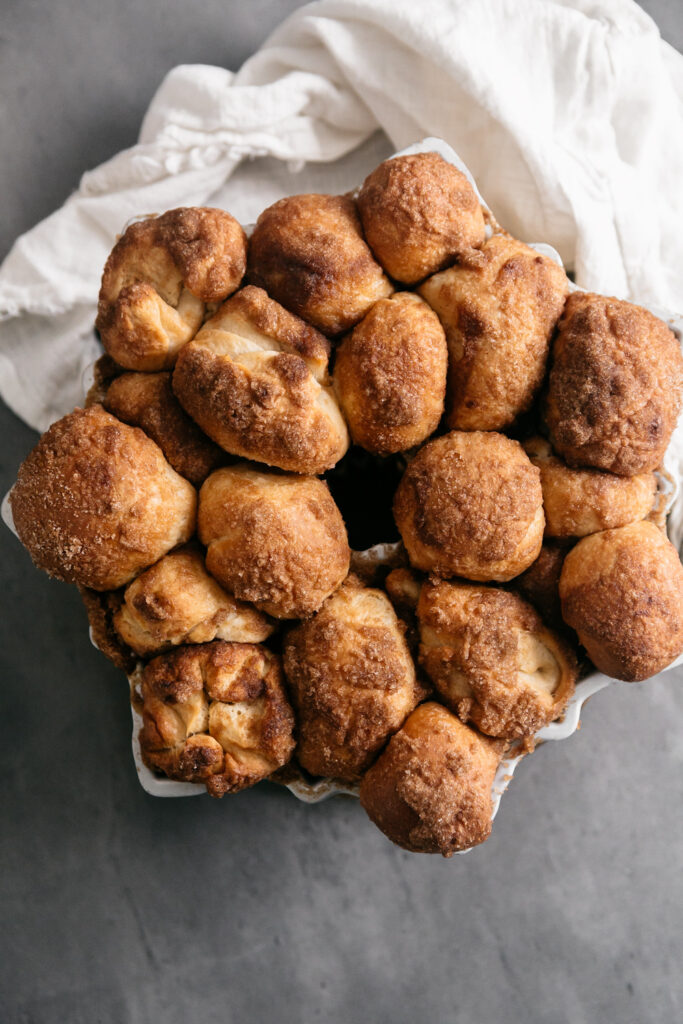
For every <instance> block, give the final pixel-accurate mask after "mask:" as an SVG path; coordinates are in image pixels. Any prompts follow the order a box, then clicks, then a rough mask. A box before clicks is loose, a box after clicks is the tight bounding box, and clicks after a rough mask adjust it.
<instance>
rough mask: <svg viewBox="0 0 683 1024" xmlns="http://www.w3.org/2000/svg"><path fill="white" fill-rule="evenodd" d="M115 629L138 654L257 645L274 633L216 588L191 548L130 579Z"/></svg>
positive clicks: (263, 620) (259, 616) (252, 611)
mask: <svg viewBox="0 0 683 1024" xmlns="http://www.w3.org/2000/svg"><path fill="white" fill-rule="evenodd" d="M114 628H115V629H116V632H117V633H118V635H119V636H120V637H121V639H122V640H123V641H124V643H126V644H128V646H129V647H131V648H132V649H133V650H134V651H135V653H136V654H139V655H141V656H142V657H148V656H149V655H150V654H158V653H159V652H160V651H164V650H167V649H168V648H170V647H176V646H178V645H179V644H203V643H207V642H208V641H210V640H230V641H233V642H236V643H259V642H260V641H261V640H265V639H266V637H268V636H270V634H271V633H272V632H273V627H272V626H271V624H270V623H269V622H268V619H267V618H266V617H265V615H263V614H262V613H261V612H259V611H257V610H256V608H252V607H251V606H250V605H248V604H244V603H243V602H241V601H236V600H235V598H234V597H232V596H231V595H230V594H226V592H225V591H224V590H223V589H222V588H221V587H219V585H218V583H216V581H215V580H214V579H213V578H212V577H211V576H209V574H208V572H207V571H206V569H205V568H204V559H203V558H202V555H201V553H200V552H199V551H198V550H196V549H195V548H193V547H189V548H181V549H180V550H178V551H173V552H171V554H169V555H165V556H164V558H162V559H160V561H158V562H157V563H156V565H153V566H151V567H150V568H149V569H147V570H146V571H145V572H143V573H142V575H140V576H138V577H137V579H135V580H133V582H132V583H129V585H128V586H127V587H126V591H125V594H124V595H123V603H122V605H121V608H120V609H119V610H118V611H117V612H116V614H115V615H114Z"/></svg>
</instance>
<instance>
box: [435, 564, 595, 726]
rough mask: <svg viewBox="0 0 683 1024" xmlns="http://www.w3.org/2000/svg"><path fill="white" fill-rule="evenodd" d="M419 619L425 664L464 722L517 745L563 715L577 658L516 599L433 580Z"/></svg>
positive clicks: (490, 589) (499, 592) (491, 589)
mask: <svg viewBox="0 0 683 1024" xmlns="http://www.w3.org/2000/svg"><path fill="white" fill-rule="evenodd" d="M417 617H418V621H419V625H420V662H421V664H422V666H423V667H424V669H425V671H426V672H427V675H428V676H429V678H430V679H431V680H432V682H433V683H434V685H435V687H436V689H437V690H438V692H439V693H440V695H441V697H442V699H443V701H444V703H445V704H447V705H448V707H449V708H451V710H452V711H454V712H455V713H456V714H457V715H458V717H459V718H460V720H461V721H462V722H468V721H472V722H474V724H475V725H476V726H477V728H478V729H480V730H481V731H482V732H485V733H487V735H489V736H497V737H499V738H502V739H510V740H512V739H517V738H519V737H529V736H533V734H534V733H536V732H538V730H539V729H542V728H543V727H544V726H546V725H549V724H550V722H552V721H554V720H555V719H556V718H558V717H559V715H561V714H562V712H563V711H564V709H565V707H566V705H567V701H568V700H569V698H570V697H571V695H572V694H573V692H574V683H575V682H576V674H577V666H576V658H575V657H574V654H573V652H572V650H571V649H570V647H569V646H568V644H566V643H565V641H564V640H563V639H562V638H561V637H560V636H558V635H557V634H555V633H553V632H552V631H551V630H549V629H547V628H546V626H545V625H544V624H543V621H542V619H541V617H540V615H538V613H537V612H536V611H535V610H534V609H533V608H532V607H531V605H530V604H527V603H526V601H523V600H522V598H521V597H518V595H517V594H511V593H509V592H508V591H506V590H499V589H498V588H495V587H482V586H474V585H472V584H470V583H458V582H453V583H446V582H443V581H432V582H428V583H425V584H424V585H423V586H422V589H421V592H420V600H419V604H418V606H417Z"/></svg>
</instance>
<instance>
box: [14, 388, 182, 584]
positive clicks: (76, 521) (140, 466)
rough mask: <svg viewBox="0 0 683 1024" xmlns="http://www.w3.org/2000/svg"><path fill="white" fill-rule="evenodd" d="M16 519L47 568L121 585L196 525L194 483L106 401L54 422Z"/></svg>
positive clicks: (30, 465)
mask: <svg viewBox="0 0 683 1024" xmlns="http://www.w3.org/2000/svg"><path fill="white" fill-rule="evenodd" d="M10 501H11V505H12V513H13V516H14V522H15V525H16V528H17V532H18V534H19V537H20V539H21V542H22V544H24V546H25V547H26V548H27V549H28V551H29V554H30V555H31V558H32V559H33V561H34V562H35V564H36V565H37V566H38V568H39V569H44V570H45V571H46V572H47V573H49V574H50V575H51V576H55V577H56V578H57V579H60V580H64V581H66V582H67V583H78V584H80V585H82V586H84V587H90V588H92V589H93V590H115V589H116V588H117V587H120V586H123V584H125V583H128V581H129V580H131V579H132V578H133V577H134V576H136V575H137V574H138V573H139V572H140V571H141V570H142V569H145V568H146V567H147V566H148V565H151V564H152V563H153V562H156V561H157V560H158V559H159V558H161V556H162V555H165V554H166V552H167V551H170V550H171V549H172V548H174V547H176V546H177V545H178V544H183V543H185V541H187V540H189V539H190V537H191V536H192V534H193V532H194V527H195V515H196V506H197V495H196V492H195V489H194V487H192V485H191V484H190V483H188V481H187V480H185V479H183V477H181V476H179V475H178V474H177V473H176V472H175V470H173V469H172V468H171V466H169V464H168V462H167V461H166V459H165V458H164V456H163V453H162V452H161V449H160V448H159V447H158V446H157V445H156V444H155V443H154V441H152V440H150V438H148V437H147V435H146V434H144V433H143V432H142V431H141V430H139V429H138V428H137V427H129V426H127V425H126V424H125V423H120V422H119V420H117V419H115V417H114V416H111V415H110V414H109V413H108V412H105V410H104V409H103V408H102V406H100V405H93V406H91V407H90V408H89V409H85V410H84V409H75V410H74V412H72V413H69V415H68V416H64V417H63V418H62V419H61V420H58V421H57V422H56V423H53V424H52V426H51V427H50V428H49V430H47V431H46V432H45V433H44V434H43V436H42V437H41V439H40V441H39V442H38V444H37V445H36V446H35V448H34V449H33V451H32V452H31V453H30V454H29V455H28V457H27V458H26V460H25V462H24V463H23V465H22V466H21V468H20V469H19V474H18V477H17V482H16V483H15V485H14V487H13V488H12V492H11V498H10Z"/></svg>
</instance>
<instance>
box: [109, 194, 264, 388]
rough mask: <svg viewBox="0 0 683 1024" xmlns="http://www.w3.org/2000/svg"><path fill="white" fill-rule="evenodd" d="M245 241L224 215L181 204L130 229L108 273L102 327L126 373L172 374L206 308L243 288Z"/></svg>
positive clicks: (111, 351)
mask: <svg viewBox="0 0 683 1024" xmlns="http://www.w3.org/2000/svg"><path fill="white" fill-rule="evenodd" d="M246 256H247V239H246V235H245V234H244V231H243V230H242V228H241V226H240V225H239V224H238V222H237V221H236V220H235V218H234V217H231V216H230V214H229V213H226V211H225V210H217V209H212V208H210V207H192V206H187V207H179V208H178V209H176V210H168V211H167V212H166V213H163V214H162V215H161V216H160V217H152V218H147V219H146V220H142V221H137V222H136V223H134V224H131V225H130V226H129V227H128V228H126V230H125V231H124V233H123V235H122V236H121V237H120V238H119V240H118V242H117V243H116V245H115V246H114V248H113V250H112V252H111V254H110V256H109V259H108V260H107V263H106V265H105V268H104V273H103V275H102V286H101V288H100V296H99V303H98V309H97V321H96V325H95V326H96V328H97V330H98V331H99V332H100V337H101V339H102V344H103V345H104V347H105V349H106V351H107V352H108V353H109V355H111V356H112V357H113V358H114V359H115V360H116V362H117V363H118V364H119V365H120V366H123V367H125V368H126V369H128V370H166V369H169V368H170V367H172V366H173V364H174V362H175V359H176V356H177V354H178V351H179V349H180V348H181V347H182V346H183V345H184V344H185V343H186V342H188V341H190V339H191V338H193V337H194V335H195V334H196V333H197V331H198V330H199V327H200V326H201V323H202V320H203V318H204V313H205V308H206V305H207V304H209V303H210V304H213V303H218V302H222V301H223V300H224V299H226V298H227V296H228V295H231V294H232V292H234V291H235V290H236V289H237V288H238V287H239V285H240V283H241V281H242V278H243V277H244V272H245V269H246Z"/></svg>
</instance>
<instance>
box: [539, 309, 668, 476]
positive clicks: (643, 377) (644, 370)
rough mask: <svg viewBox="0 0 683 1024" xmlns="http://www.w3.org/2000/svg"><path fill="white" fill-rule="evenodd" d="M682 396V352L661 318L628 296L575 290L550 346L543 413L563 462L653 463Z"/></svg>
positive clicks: (637, 468)
mask: <svg viewBox="0 0 683 1024" xmlns="http://www.w3.org/2000/svg"><path fill="white" fill-rule="evenodd" d="M682 396H683V356H682V355H681V349H680V346H679V344H678V341H677V340H676V337H675V335H674V334H673V333H672V332H671V331H670V330H669V328H668V327H667V326H666V324H665V323H663V321H661V320H659V319H658V318H657V317H656V316H653V315H652V313H649V312H648V311H647V310H646V309H641V307H640V306H634V305H633V304H632V303H630V302H622V301H620V300H619V299H610V298H606V297H605V296H604V295H588V294H584V293H582V292H576V293H574V294H573V295H570V296H569V299H568V300H567V305H566V307H565V311H564V315H563V317H562V319H561V320H560V324H559V328H558V333H557V337H556V339H555V342H554V345H553V355H552V369H551V371H550V380H549V386H548V396H547V402H546V409H545V416H546V422H547V424H548V430H549V432H550V440H551V442H552V445H553V448H554V449H555V451H556V452H558V454H559V455H561V456H562V458H563V459H564V460H565V462H567V463H568V464H569V465H570V466H593V467H594V468H595V469H604V470H608V471H609V472H611V473H618V474H619V476H636V475H637V474H639V473H647V472H649V471H651V470H653V469H656V468H657V467H658V466H659V465H660V463H661V461H662V457H663V455H664V452H665V451H666V447H667V445H668V443H669V439H670V437H671V434H672V432H673V430H674V427H675V426H676V420H677V419H678V414H679V412H680V409H681V401H682Z"/></svg>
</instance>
